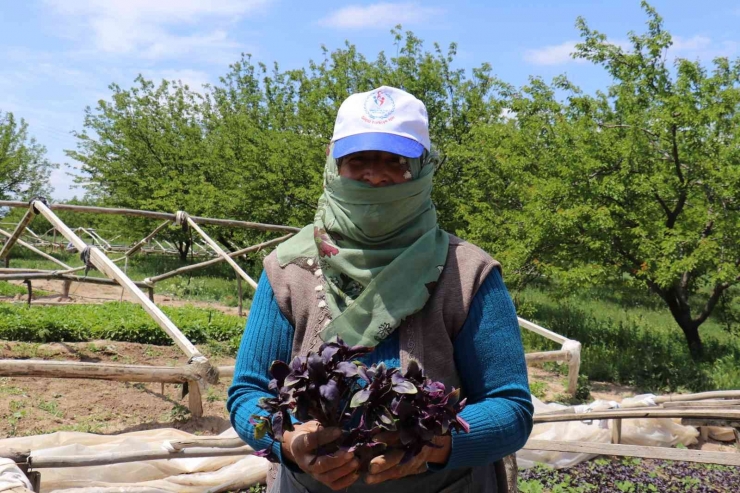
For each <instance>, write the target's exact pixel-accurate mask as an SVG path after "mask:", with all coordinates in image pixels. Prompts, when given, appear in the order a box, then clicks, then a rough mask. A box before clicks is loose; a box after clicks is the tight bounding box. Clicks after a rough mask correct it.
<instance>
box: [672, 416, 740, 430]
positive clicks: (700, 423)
mask: <svg viewBox="0 0 740 493" xmlns="http://www.w3.org/2000/svg"><path fill="white" fill-rule="evenodd" d="M681 424H682V425H684V426H693V427H695V428H704V427H706V426H719V427H721V428H738V427H740V419H737V418H735V419H734V420H732V419H718V418H683V419H681Z"/></svg>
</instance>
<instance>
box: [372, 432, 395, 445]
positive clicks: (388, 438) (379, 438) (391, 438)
mask: <svg viewBox="0 0 740 493" xmlns="http://www.w3.org/2000/svg"><path fill="white" fill-rule="evenodd" d="M374 440H375V441H376V442H383V443H385V444H386V445H396V444H398V443H399V442H400V441H401V435H400V434H399V433H398V432H397V431H384V432H382V433H378V434H377V435H375V438H374Z"/></svg>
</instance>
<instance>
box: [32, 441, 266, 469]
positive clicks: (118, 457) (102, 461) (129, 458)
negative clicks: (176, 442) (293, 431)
mask: <svg viewBox="0 0 740 493" xmlns="http://www.w3.org/2000/svg"><path fill="white" fill-rule="evenodd" d="M253 453H254V449H252V447H250V446H249V445H245V446H243V447H238V448H216V449H214V448H194V449H185V450H181V451H179V452H167V451H163V450H147V451H144V452H142V451H133V452H99V453H97V454H95V455H62V456H43V455H42V456H34V455H33V454H31V456H30V457H29V458H28V465H29V467H31V468H32V469H48V468H57V467H91V466H107V465H110V464H122V463H125V462H140V461H149V460H162V459H165V460H169V459H189V458H203V457H234V456H247V455H251V454H253Z"/></svg>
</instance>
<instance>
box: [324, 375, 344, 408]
mask: <svg viewBox="0 0 740 493" xmlns="http://www.w3.org/2000/svg"><path fill="white" fill-rule="evenodd" d="M319 392H320V393H321V397H323V398H324V399H326V400H327V401H329V402H331V403H332V404H333V403H337V402H338V401H339V397H340V396H341V392H340V390H339V386H338V385H337V382H335V381H334V380H329V381H328V382H326V383H325V384H324V385H322V386H321V387H319Z"/></svg>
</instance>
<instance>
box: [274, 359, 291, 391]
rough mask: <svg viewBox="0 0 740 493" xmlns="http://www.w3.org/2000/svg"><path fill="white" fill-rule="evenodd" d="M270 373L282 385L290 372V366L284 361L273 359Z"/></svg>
mask: <svg viewBox="0 0 740 493" xmlns="http://www.w3.org/2000/svg"><path fill="white" fill-rule="evenodd" d="M270 374H271V375H272V377H273V378H274V379H275V380H277V381H278V382H279V383H280V386H281V387H282V382H283V380H285V377H287V376H288V374H290V367H289V366H288V365H286V364H285V363H284V362H282V361H273V362H272V365H270Z"/></svg>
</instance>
